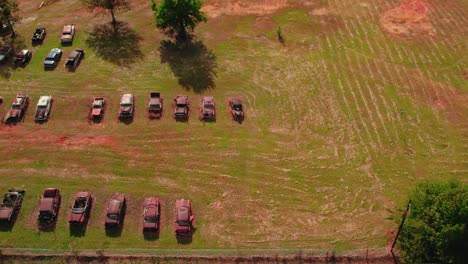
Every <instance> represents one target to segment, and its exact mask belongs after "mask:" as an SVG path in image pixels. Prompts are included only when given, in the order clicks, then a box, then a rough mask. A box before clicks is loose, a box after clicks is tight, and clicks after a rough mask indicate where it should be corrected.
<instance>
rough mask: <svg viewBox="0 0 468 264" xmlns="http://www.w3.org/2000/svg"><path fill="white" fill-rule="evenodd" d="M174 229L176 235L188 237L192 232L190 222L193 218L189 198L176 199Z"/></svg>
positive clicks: (191, 222)
mask: <svg viewBox="0 0 468 264" xmlns="http://www.w3.org/2000/svg"><path fill="white" fill-rule="evenodd" d="M175 218H176V220H175V222H174V229H175V234H176V236H177V237H188V236H190V235H191V234H192V227H193V226H192V224H193V220H194V219H195V218H194V216H193V214H192V204H191V203H190V201H189V200H185V199H180V200H177V201H176V207H175Z"/></svg>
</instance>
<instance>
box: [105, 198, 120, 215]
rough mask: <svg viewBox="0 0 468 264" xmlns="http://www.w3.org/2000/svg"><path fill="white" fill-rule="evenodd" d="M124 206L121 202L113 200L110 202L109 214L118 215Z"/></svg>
mask: <svg viewBox="0 0 468 264" xmlns="http://www.w3.org/2000/svg"><path fill="white" fill-rule="evenodd" d="M121 204H122V201H121V200H117V199H112V198H111V200H110V201H109V206H108V207H107V213H108V214H116V213H118V212H119V209H120V205H121Z"/></svg>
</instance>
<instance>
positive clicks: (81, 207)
mask: <svg viewBox="0 0 468 264" xmlns="http://www.w3.org/2000/svg"><path fill="white" fill-rule="evenodd" d="M91 205H92V197H91V193H90V192H77V193H76V194H75V197H74V199H73V204H72V208H71V212H70V218H69V219H68V223H69V224H70V226H72V225H84V224H86V223H87V221H88V218H89V215H90V213H91Z"/></svg>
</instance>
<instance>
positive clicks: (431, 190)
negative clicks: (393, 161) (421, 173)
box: [399, 181, 468, 263]
mask: <svg viewBox="0 0 468 264" xmlns="http://www.w3.org/2000/svg"><path fill="white" fill-rule="evenodd" d="M411 200H412V204H411V209H410V211H409V214H408V217H407V219H406V223H405V226H404V227H403V230H402V233H401V235H400V238H399V242H400V244H399V247H400V249H401V250H402V251H403V257H404V258H405V261H406V262H407V263H429V262H430V263H467V262H468V188H467V186H466V185H462V184H460V183H459V182H455V181H452V182H449V183H430V182H426V183H422V184H420V185H418V186H417V187H416V189H415V190H414V192H413V194H412V196H411Z"/></svg>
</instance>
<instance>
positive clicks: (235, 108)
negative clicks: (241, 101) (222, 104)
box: [234, 105, 242, 111]
mask: <svg viewBox="0 0 468 264" xmlns="http://www.w3.org/2000/svg"><path fill="white" fill-rule="evenodd" d="M234 110H237V111H240V110H242V105H234Z"/></svg>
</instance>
